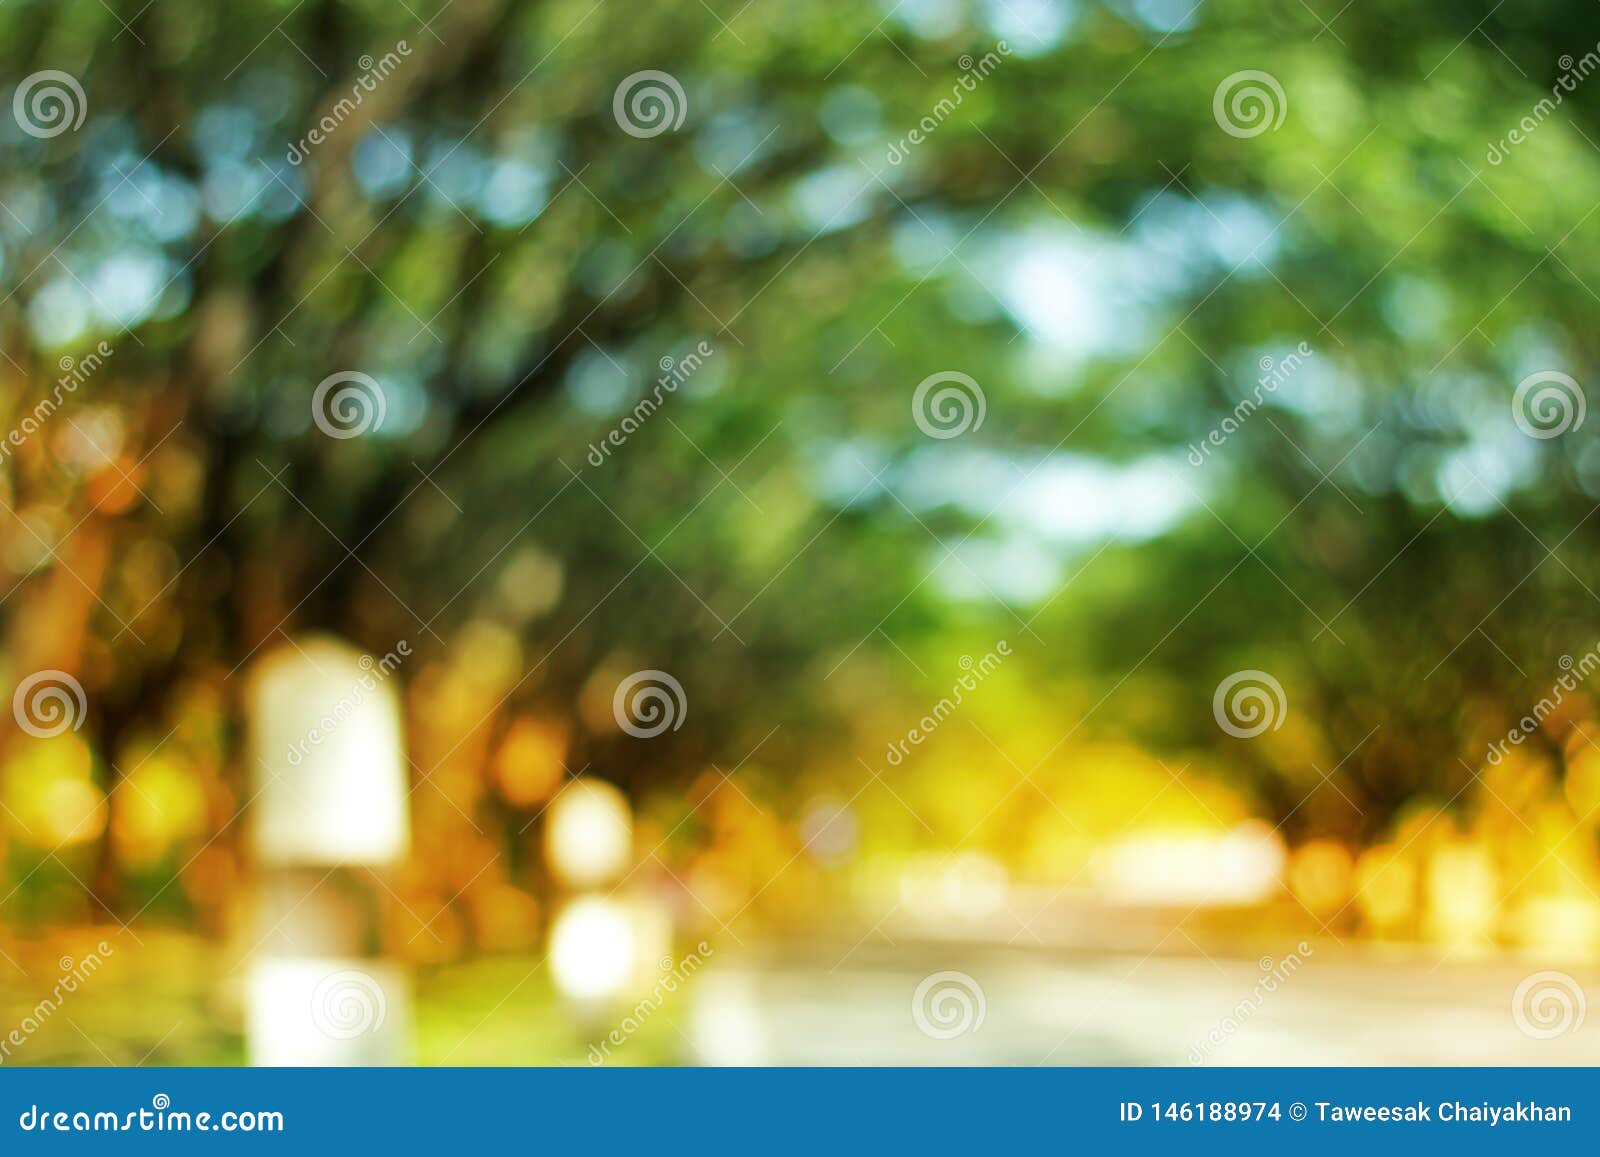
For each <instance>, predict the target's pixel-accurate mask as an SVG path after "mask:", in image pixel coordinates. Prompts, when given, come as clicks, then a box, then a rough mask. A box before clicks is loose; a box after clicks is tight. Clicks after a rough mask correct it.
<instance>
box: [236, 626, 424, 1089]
mask: <svg viewBox="0 0 1600 1157" xmlns="http://www.w3.org/2000/svg"><path fill="white" fill-rule="evenodd" d="M409 654H410V647H409V646H408V645H407V644H406V643H404V642H402V643H399V644H397V645H396V647H395V648H394V649H392V650H390V651H389V652H387V653H385V654H383V655H374V656H368V655H364V654H362V653H361V652H359V651H356V650H355V649H353V648H351V647H349V646H348V645H346V644H345V643H343V642H340V641H338V640H335V639H332V638H328V637H318V638H311V639H302V640H297V641H296V643H294V644H291V645H289V646H286V647H282V648H279V649H277V650H275V651H273V652H271V653H270V654H268V655H266V656H265V657H264V658H262V659H261V660H260V661H259V663H258V664H257V666H256V668H255V670H254V671H253V673H252V677H251V684H250V690H249V699H248V702H249V720H250V750H249V758H250V779H251V786H250V790H251V797H250V802H249V813H250V831H251V835H252V839H253V845H254V852H255V857H256V861H257V863H258V864H259V865H260V868H261V879H260V894H259V900H258V903H257V905H256V914H257V918H258V928H257V930H256V932H255V933H254V939H255V940H256V942H257V945H256V948H255V952H254V959H253V960H252V962H251V966H250V973H249V980H248V994H247V1005H248V1007H247V1012H246V1036H247V1042H248V1049H249V1056H250V1062H251V1063H252V1064H255V1065H389V1064H400V1063H403V1062H404V1061H405V1060H407V1059H408V1058H407V1054H408V1052H409V1047H410V1024H411V1016H410V1007H409V1005H410V996H409V986H408V984H407V978H406V974H405V972H404V970H403V969H401V968H400V967H399V966H398V965H396V964H394V963H392V962H389V961H385V960H383V959H381V958H378V957H377V956H376V952H377V950H378V933H379V930H380V929H379V923H380V922H379V913H380V904H381V897H380V896H378V895H376V894H375V893H374V889H373V887H372V884H371V881H370V879H369V878H368V877H367V876H366V874H365V873H361V872H357V871H353V870H352V869H359V868H367V869H372V870H377V871H382V870H385V869H388V868H390V867H392V866H393V865H394V864H396V863H398V862H399V861H400V860H401V859H403V858H404V856H405V855H406V853H407V851H408V849H409V847H410V844H411V826H410V821H409V818H408V810H407V798H408V793H407V788H406V774H405V752H404V739H403V733H402V728H401V720H400V703H399V696H398V694H397V686H396V682H395V676H396V671H397V668H398V667H399V666H400V665H401V664H402V663H403V662H404V661H405V658H406V656H408V655H409Z"/></svg>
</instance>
